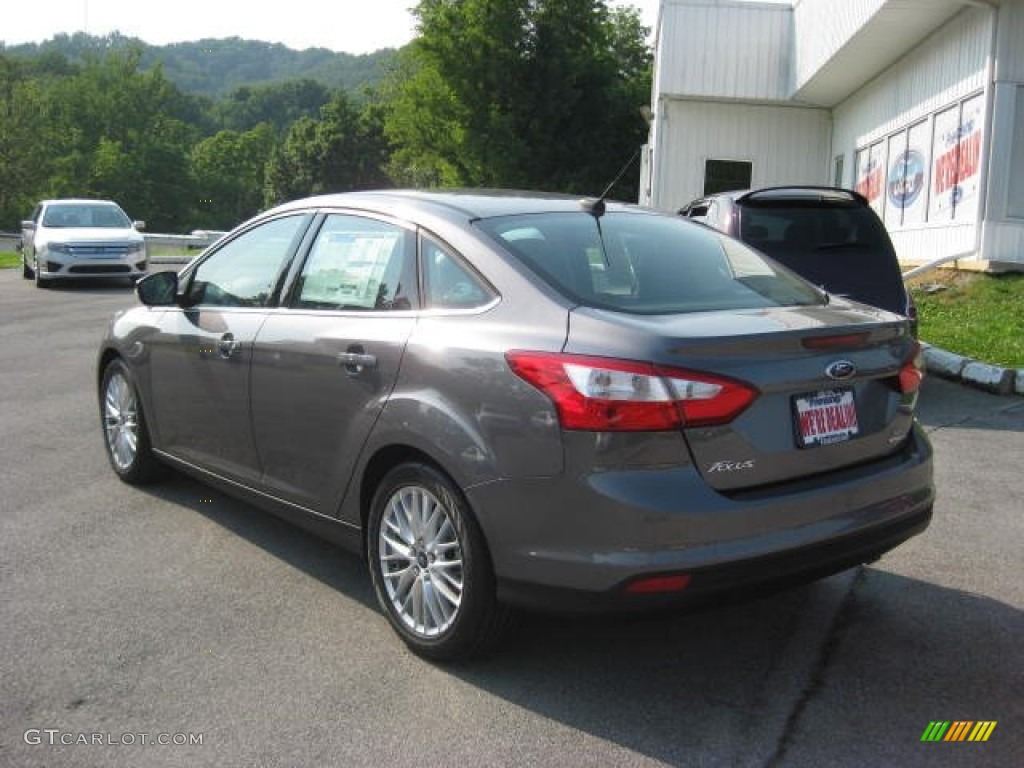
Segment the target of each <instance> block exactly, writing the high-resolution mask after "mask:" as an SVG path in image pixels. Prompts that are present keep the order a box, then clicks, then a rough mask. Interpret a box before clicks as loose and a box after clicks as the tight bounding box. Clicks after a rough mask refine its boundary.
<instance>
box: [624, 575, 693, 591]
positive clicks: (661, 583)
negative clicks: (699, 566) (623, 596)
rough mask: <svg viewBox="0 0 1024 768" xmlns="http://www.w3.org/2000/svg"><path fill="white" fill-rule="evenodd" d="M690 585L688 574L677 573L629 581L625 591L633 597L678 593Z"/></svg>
mask: <svg viewBox="0 0 1024 768" xmlns="http://www.w3.org/2000/svg"><path fill="white" fill-rule="evenodd" d="M689 584H690V574H688V573H677V574H674V575H672V576H646V577H644V578H640V579H637V580H636V581H631V582H630V583H629V585H628V586H627V587H626V591H627V592H629V593H630V594H633V595H650V594H655V593H659V592H679V591H681V590H684V589H686V587H687V586H689Z"/></svg>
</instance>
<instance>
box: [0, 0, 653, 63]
mask: <svg viewBox="0 0 1024 768" xmlns="http://www.w3.org/2000/svg"><path fill="white" fill-rule="evenodd" d="M415 2H416V0H287V1H286V2H282V3H265V4H264V3H259V4H256V3H253V4H251V5H250V4H248V3H246V4H242V3H234V2H223V0H220V2H218V0H30V2H29V3H28V4H27V5H26V6H25V8H26V10H24V11H21V12H13V13H12V12H11V10H12V9H8V10H7V11H5V12H4V13H3V14H2V23H0V41H2V42H3V43H4V44H6V45H8V46H11V45H17V44H19V43H29V42H36V43H38V42H42V41H43V40H48V39H50V38H51V37H53V36H54V35H57V34H60V33H65V34H69V35H71V34H74V33H75V32H88V33H89V34H91V35H106V34H109V33H110V32H114V31H118V32H121V33H122V34H124V35H126V36H128V37H137V38H140V39H141V40H144V41H145V42H147V43H150V44H153V45H165V44H167V43H176V42H185V41H194V40H200V39H203V38H225V37H241V38H245V39H249V40H263V41H266V42H271V43H283V44H284V45H286V46H288V47H289V48H296V49H298V50H303V49H306V48H315V47H319V48H327V49H329V50H333V51H344V52H346V53H369V52H371V51H375V50H378V49H380V48H397V47H399V46H401V45H404V44H405V43H407V42H409V40H411V39H412V37H413V34H414V32H415V30H414V24H413V18H412V16H411V14H410V13H409V11H408V9H409V8H411V7H412V6H413V5H415ZM611 4H612V5H634V6H636V7H637V8H640V11H641V17H642V19H643V21H644V24H645V25H646V26H648V27H651V28H653V27H654V24H655V21H656V19H657V14H658V0H611ZM245 6H249V7H259V8H260V9H259V10H252V11H247V12H243V11H240V8H244V7H245ZM267 8H270V9H272V10H265V9H267Z"/></svg>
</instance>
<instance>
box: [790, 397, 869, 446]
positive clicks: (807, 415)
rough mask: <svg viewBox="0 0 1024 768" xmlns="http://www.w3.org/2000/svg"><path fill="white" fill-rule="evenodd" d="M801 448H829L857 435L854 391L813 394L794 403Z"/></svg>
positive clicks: (799, 398)
mask: <svg viewBox="0 0 1024 768" xmlns="http://www.w3.org/2000/svg"><path fill="white" fill-rule="evenodd" d="M794 405H795V406H796V421H797V427H798V429H799V430H800V444H801V445H803V446H809V445H828V444H829V443H840V442H842V441H843V440H849V439H850V438H851V437H853V436H854V435H856V434H857V432H858V430H859V428H858V426H857V406H856V404H855V403H854V401H853V390H850V389H837V390H827V391H824V392H815V393H814V394H813V395H804V396H803V397H798V398H796V399H795V400H794Z"/></svg>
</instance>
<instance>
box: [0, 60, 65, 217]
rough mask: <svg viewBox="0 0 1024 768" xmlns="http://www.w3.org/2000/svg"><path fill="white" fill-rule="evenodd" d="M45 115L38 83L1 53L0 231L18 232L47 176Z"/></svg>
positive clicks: (19, 64)
mask: <svg viewBox="0 0 1024 768" xmlns="http://www.w3.org/2000/svg"><path fill="white" fill-rule="evenodd" d="M44 112H45V94H44V92H43V90H42V88H41V87H40V84H39V82H38V81H37V80H36V79H34V78H32V77H30V76H29V74H28V72H27V68H26V67H25V66H23V65H22V64H21V63H20V62H18V61H15V60H14V59H12V58H10V57H8V56H5V55H4V54H3V53H0V229H11V230H15V229H17V225H18V222H19V221H20V220H21V219H23V218H25V216H27V215H28V213H29V211H30V210H31V207H32V205H33V204H34V203H35V198H36V197H37V195H38V194H39V192H40V191H41V190H42V189H44V188H45V185H46V180H47V178H48V177H49V175H50V159H51V156H50V155H49V154H48V153H47V151H46V147H47V144H48V143H49V142H50V141H51V140H52V136H51V134H50V131H49V129H48V125H47V122H46V121H45V120H44V119H43V114H44Z"/></svg>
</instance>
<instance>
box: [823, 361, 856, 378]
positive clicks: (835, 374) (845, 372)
mask: <svg viewBox="0 0 1024 768" xmlns="http://www.w3.org/2000/svg"><path fill="white" fill-rule="evenodd" d="M856 372H857V368H856V367H855V366H854V364H853V363H851V362H850V361H849V360H836V361H835V362H834V363H832V364H830V365H829V366H828V368H826V369H825V373H826V374H827V375H828V377H829V378H830V379H835V380H836V381H844V380H845V379H848V378H850V377H851V376H853V374H855V373H856Z"/></svg>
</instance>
